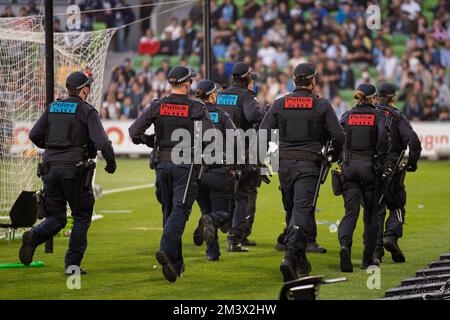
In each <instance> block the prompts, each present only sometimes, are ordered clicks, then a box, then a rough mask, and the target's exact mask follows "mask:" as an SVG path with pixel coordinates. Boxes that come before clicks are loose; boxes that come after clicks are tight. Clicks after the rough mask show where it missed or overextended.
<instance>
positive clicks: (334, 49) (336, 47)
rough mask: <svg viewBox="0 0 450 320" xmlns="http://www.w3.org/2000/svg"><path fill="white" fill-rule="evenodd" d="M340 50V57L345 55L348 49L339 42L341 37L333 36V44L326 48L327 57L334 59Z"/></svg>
mask: <svg viewBox="0 0 450 320" xmlns="http://www.w3.org/2000/svg"><path fill="white" fill-rule="evenodd" d="M339 52H340V57H342V58H345V57H347V53H348V49H347V47H346V46H344V45H343V44H342V42H341V38H340V37H339V36H333V44H332V45H331V46H329V47H328V49H327V57H328V58H330V59H336V58H337V57H338V54H339Z"/></svg>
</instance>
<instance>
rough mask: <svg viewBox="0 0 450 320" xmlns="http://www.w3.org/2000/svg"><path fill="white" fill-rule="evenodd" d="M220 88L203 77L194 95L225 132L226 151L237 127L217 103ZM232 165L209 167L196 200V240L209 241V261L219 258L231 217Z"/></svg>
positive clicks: (199, 243)
mask: <svg viewBox="0 0 450 320" xmlns="http://www.w3.org/2000/svg"><path fill="white" fill-rule="evenodd" d="M218 89H219V87H217V86H216V85H215V84H214V82H212V81H210V80H202V81H200V82H199V83H198V84H197V89H196V91H195V95H196V97H197V98H199V99H201V100H202V101H203V102H204V103H205V105H206V108H207V110H208V113H209V116H210V119H211V122H212V123H213V124H214V127H215V129H217V130H219V131H220V133H221V134H222V137H223V148H224V150H226V143H227V138H226V130H236V127H235V125H234V123H233V121H232V120H231V118H230V116H229V115H228V114H227V113H226V112H225V111H223V110H220V109H218V108H217V107H216V106H215V103H216V100H217V94H218ZM224 160H225V159H224ZM233 168H236V167H235V166H233ZM233 168H232V167H230V166H226V165H224V164H220V163H215V164H212V165H210V166H208V169H207V172H206V173H205V174H204V175H203V177H202V180H201V183H200V186H199V192H198V197H197V202H198V204H199V206H200V209H201V212H202V217H201V218H200V221H199V225H198V227H197V229H196V230H195V232H194V243H195V244H196V245H199V246H200V245H202V243H203V241H204V240H205V241H206V245H207V250H206V256H207V259H208V261H217V260H219V257H220V249H219V241H218V236H217V230H218V228H219V227H221V226H223V225H224V224H225V223H226V222H227V221H229V219H230V218H231V208H232V203H231V202H232V200H233V186H234V180H235V179H237V177H236V174H237V173H236V172H237V171H235V170H232V169H233Z"/></svg>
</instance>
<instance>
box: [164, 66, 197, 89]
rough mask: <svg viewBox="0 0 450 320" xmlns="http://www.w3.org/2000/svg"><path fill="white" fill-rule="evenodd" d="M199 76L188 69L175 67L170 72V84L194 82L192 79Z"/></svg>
mask: <svg viewBox="0 0 450 320" xmlns="http://www.w3.org/2000/svg"><path fill="white" fill-rule="evenodd" d="M196 76H197V74H196V73H195V72H192V71H191V70H189V69H188V68H185V67H182V66H176V67H173V68H172V69H171V70H170V71H169V76H168V78H169V83H170V84H172V85H174V84H175V85H176V84H182V83H184V82H187V81H192V78H195V77H196Z"/></svg>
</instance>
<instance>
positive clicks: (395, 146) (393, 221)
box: [376, 83, 422, 262]
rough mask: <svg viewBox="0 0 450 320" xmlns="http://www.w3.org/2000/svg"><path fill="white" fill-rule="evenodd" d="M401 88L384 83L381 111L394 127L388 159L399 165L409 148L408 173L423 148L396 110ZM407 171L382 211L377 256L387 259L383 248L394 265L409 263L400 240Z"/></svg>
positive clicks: (400, 173)
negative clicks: (402, 155)
mask: <svg viewBox="0 0 450 320" xmlns="http://www.w3.org/2000/svg"><path fill="white" fill-rule="evenodd" d="M396 93H397V88H396V87H395V85H393V84H391V83H383V84H381V85H380V87H379V88H378V110H380V111H381V112H383V113H384V114H385V115H386V116H387V118H388V121H389V123H390V127H391V143H392V146H391V151H390V152H389V155H388V157H387V161H388V163H389V165H390V166H392V165H393V164H394V163H396V162H397V159H398V158H399V155H400V153H401V152H402V151H403V150H406V148H407V147H409V159H408V163H407V165H406V171H409V172H415V171H416V170H417V162H418V161H419V159H420V154H421V152H422V147H421V144H420V140H419V137H418V136H417V134H416V132H414V130H413V128H412V127H411V124H410V123H409V120H408V119H407V118H406V117H405V115H404V114H402V113H401V112H400V111H399V110H397V108H395V105H394V104H395V97H396ZM405 174H406V173H405V172H404V171H397V174H396V175H394V177H393V179H392V182H391V185H390V189H389V191H388V196H387V198H386V204H384V205H383V206H382V208H380V211H379V230H378V245H377V250H376V254H377V257H378V258H379V259H380V260H381V258H382V256H383V245H384V248H386V250H388V251H389V252H390V253H391V255H392V260H393V261H394V262H405V256H404V254H403V252H402V251H401V249H400V247H399V246H398V243H397V240H398V239H399V238H401V237H402V235H403V224H404V223H405V212H406V211H405V204H406V190H405V185H404V184H403V180H404V175H405ZM386 205H387V208H388V209H389V211H390V212H389V217H388V219H387V221H386V231H385V233H384V241H383V229H384V220H385V218H386Z"/></svg>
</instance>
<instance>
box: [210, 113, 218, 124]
mask: <svg viewBox="0 0 450 320" xmlns="http://www.w3.org/2000/svg"><path fill="white" fill-rule="evenodd" d="M209 118H210V119H211V122H212V123H219V113H218V112H210V113H209Z"/></svg>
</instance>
